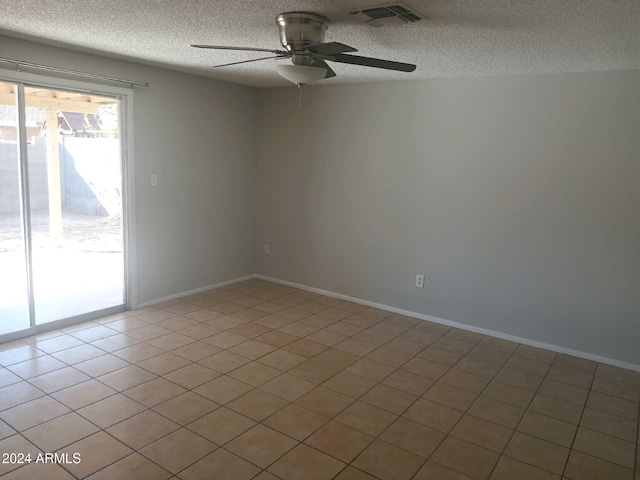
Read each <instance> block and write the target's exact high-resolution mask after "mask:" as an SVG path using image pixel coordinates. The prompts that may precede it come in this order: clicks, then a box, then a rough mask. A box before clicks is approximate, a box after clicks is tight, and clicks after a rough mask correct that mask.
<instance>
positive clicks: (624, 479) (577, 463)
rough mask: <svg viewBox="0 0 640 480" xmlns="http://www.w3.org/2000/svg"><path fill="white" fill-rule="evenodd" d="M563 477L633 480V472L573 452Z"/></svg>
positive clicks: (595, 479) (594, 479) (574, 479)
mask: <svg viewBox="0 0 640 480" xmlns="http://www.w3.org/2000/svg"><path fill="white" fill-rule="evenodd" d="M564 476H565V477H566V478H567V479H569V480H584V479H588V480H613V479H614V478H615V479H616V480H633V470H629V469H628V468H624V467H621V466H619V465H616V464H614V463H610V462H607V461H605V460H601V459H599V458H596V457H592V456H591V455H585V454H584V453H581V452H578V451H575V450H573V451H572V452H571V454H570V455H569V461H568V462H567V469H566V470H565V473H564Z"/></svg>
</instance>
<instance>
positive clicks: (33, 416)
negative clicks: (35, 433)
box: [0, 396, 70, 431]
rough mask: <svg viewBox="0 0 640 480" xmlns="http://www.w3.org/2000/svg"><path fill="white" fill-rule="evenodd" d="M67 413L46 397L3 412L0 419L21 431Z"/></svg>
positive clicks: (56, 402) (66, 410) (60, 404)
mask: <svg viewBox="0 0 640 480" xmlns="http://www.w3.org/2000/svg"><path fill="white" fill-rule="evenodd" d="M69 411H70V410H69V409H68V408H67V407H65V406H64V405H63V404H62V403H60V402H58V401H57V400H55V399H53V398H51V397H49V396H46V397H40V398H36V399H35V400H31V401H29V402H27V403H23V404H21V405H17V406H15V407H12V408H10V409H8V410H4V411H3V412H1V413H0V419H2V420H3V421H4V422H5V423H7V424H8V425H10V426H11V427H13V428H14V429H15V430H17V431H23V430H26V429H28V428H31V427H34V426H36V425H39V424H41V423H44V422H47V421H49V420H51V419H54V418H56V417H59V416H61V415H64V414H65V413H68V412H69Z"/></svg>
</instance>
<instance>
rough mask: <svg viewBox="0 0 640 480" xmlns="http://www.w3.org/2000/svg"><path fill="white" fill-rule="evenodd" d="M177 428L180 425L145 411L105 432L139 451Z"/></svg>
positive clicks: (150, 411)
mask: <svg viewBox="0 0 640 480" xmlns="http://www.w3.org/2000/svg"><path fill="white" fill-rule="evenodd" d="M179 428H180V425H178V424H177V423H175V422H172V421H171V420H169V419H168V418H165V417H163V416H162V415H159V414H157V413H156V412H154V411H152V410H145V411H144V412H142V413H139V414H137V415H135V416H133V417H131V418H129V419H127V420H124V421H122V422H120V423H118V424H116V425H113V426H112V427H110V428H108V429H107V432H108V433H109V434H111V435H113V436H114V437H116V438H117V439H118V440H120V441H121V442H122V443H125V444H127V445H129V446H130V447H131V448H133V449H135V450H140V449H141V448H144V447H146V446H147V445H149V444H151V443H153V442H155V441H156V440H158V439H160V438H162V437H164V436H165V435H169V434H170V433H171V432H174V431H176V430H178V429H179Z"/></svg>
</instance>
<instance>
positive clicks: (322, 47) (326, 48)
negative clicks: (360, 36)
mask: <svg viewBox="0 0 640 480" xmlns="http://www.w3.org/2000/svg"><path fill="white" fill-rule="evenodd" d="M307 50H308V51H309V52H313V53H317V54H318V55H336V54H338V53H345V52H357V51H358V50H357V49H355V48H353V47H350V46H349V45H345V44H344V43H338V42H329V43H320V44H318V45H312V46H310V47H309V48H307Z"/></svg>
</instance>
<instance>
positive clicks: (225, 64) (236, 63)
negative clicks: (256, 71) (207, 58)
mask: <svg viewBox="0 0 640 480" xmlns="http://www.w3.org/2000/svg"><path fill="white" fill-rule="evenodd" d="M270 58H286V57H285V56H284V55H276V56H275V57H261V58H252V59H251V60H242V61H241V62H232V63H223V64H222V65H214V66H213V68H218V67H230V66H231V65H240V64H241V63H251V62H259V61H260V60H269V59H270Z"/></svg>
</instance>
